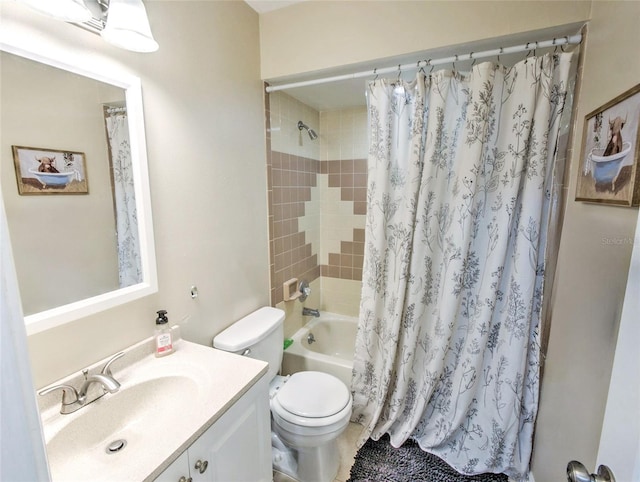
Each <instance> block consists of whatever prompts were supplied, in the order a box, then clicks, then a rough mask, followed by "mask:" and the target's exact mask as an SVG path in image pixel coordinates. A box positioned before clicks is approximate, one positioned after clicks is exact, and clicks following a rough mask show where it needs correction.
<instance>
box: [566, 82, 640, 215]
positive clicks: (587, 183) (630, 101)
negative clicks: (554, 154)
mask: <svg viewBox="0 0 640 482" xmlns="http://www.w3.org/2000/svg"><path fill="white" fill-rule="evenodd" d="M639 141H640V84H638V85H636V86H635V87H633V88H631V89H629V90H627V91H626V92H624V93H622V94H620V95H619V96H617V97H616V98H615V99H612V100H611V101H609V102H607V103H606V104H604V105H603V106H602V107H599V108H598V109H596V110H594V111H593V112H591V113H589V114H587V115H586V116H585V121H584V129H583V134H582V149H581V153H580V166H579V169H578V184H577V188H576V201H586V202H593V203H604V204H613V205H618V206H628V207H632V206H640V182H639V179H638V178H639V177H640V168H639V167H638V159H639V157H640V142H639Z"/></svg>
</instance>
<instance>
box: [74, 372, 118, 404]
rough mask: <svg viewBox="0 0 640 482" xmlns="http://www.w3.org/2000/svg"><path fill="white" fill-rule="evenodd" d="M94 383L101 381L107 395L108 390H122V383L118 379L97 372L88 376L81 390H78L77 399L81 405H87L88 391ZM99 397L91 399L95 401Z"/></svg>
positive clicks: (111, 391) (113, 391)
mask: <svg viewBox="0 0 640 482" xmlns="http://www.w3.org/2000/svg"><path fill="white" fill-rule="evenodd" d="M92 383H100V384H101V385H102V389H103V393H102V395H105V394H106V393H107V392H109V393H116V392H117V391H118V390H120V383H118V380H116V379H115V378H113V377H111V376H109V375H103V374H101V373H96V374H95V375H91V376H90V377H87V379H86V380H85V381H84V383H83V384H82V386H81V387H80V390H78V397H77V401H78V403H79V404H80V405H86V403H87V391H88V390H89V387H90V386H91V384H92ZM102 395H100V396H102ZM97 398H100V397H97ZM97 398H94V399H93V400H91V402H93V401H94V400H97ZM91 402H89V403H91Z"/></svg>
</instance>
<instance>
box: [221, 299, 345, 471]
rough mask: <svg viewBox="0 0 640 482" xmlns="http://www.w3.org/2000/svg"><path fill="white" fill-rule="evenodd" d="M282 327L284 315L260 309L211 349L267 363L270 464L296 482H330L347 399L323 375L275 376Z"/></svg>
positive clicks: (333, 380) (334, 382) (342, 389)
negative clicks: (271, 442) (268, 378)
mask: <svg viewBox="0 0 640 482" xmlns="http://www.w3.org/2000/svg"><path fill="white" fill-rule="evenodd" d="M283 321H284V311H282V310H280V309H277V308H272V307H269V306H267V307H264V308H260V309H259V310H257V311H255V312H253V313H251V314H249V315H247V316H245V317H244V318H242V319H241V320H239V321H237V322H236V323H234V324H233V325H231V326H230V327H229V328H227V329H226V330H224V331H222V332H221V333H220V334H218V335H217V336H216V337H215V338H214V339H213V346H214V347H215V348H218V349H220V350H225V351H230V352H233V353H238V354H242V355H245V356H249V357H251V358H256V359H258V360H264V361H266V362H269V372H268V374H267V376H268V377H270V378H271V382H270V388H269V395H270V399H271V416H272V417H271V422H272V423H271V430H272V441H273V444H274V454H276V453H277V454H279V455H277V456H275V457H276V458H277V460H276V462H277V461H278V460H280V461H282V460H281V459H284V462H285V463H284V464H283V466H284V467H285V469H284V470H283V469H282V468H280V467H276V468H279V469H280V470H283V471H284V472H285V473H287V474H288V475H290V476H292V477H294V478H296V479H298V480H300V481H302V482H312V481H313V482H325V481H327V482H330V481H333V480H334V478H335V476H336V474H337V473H338V467H339V464H340V456H339V453H338V447H337V444H336V439H337V438H338V436H339V435H340V434H341V433H342V432H343V431H344V429H345V428H346V427H347V425H348V424H349V419H350V417H351V393H350V392H349V389H348V388H347V387H346V386H345V384H344V383H342V381H340V380H339V379H337V378H336V377H334V376H332V375H329V374H327V373H322V372H314V371H306V372H299V373H294V374H293V375H291V376H287V377H282V376H278V371H279V370H280V364H281V363H282V355H283V339H284V328H283ZM280 441H282V442H284V447H282V445H281V443H280ZM278 446H280V448H282V449H283V451H282V452H281V451H280V450H278ZM284 452H286V453H284ZM287 459H289V461H288V462H287ZM274 465H277V464H274Z"/></svg>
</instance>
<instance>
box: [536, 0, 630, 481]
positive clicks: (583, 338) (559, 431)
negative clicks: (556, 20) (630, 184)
mask: <svg viewBox="0 0 640 482" xmlns="http://www.w3.org/2000/svg"><path fill="white" fill-rule="evenodd" d="M638 18H640V3H639V2H597V1H596V2H593V7H592V12H591V21H590V22H589V27H588V34H587V39H586V43H585V45H584V49H585V51H584V65H583V72H582V86H581V92H580V94H579V97H578V100H577V105H578V112H577V122H576V123H575V126H574V129H575V133H576V135H575V136H574V142H573V146H572V147H573V152H572V154H571V155H570V158H571V170H570V172H569V174H568V178H567V181H568V185H567V208H566V212H565V219H564V226H563V230H562V239H561V244H560V252H559V255H558V266H557V271H556V279H555V285H554V286H555V288H554V290H555V293H554V294H553V296H552V301H551V309H552V318H551V333H550V338H549V349H548V352H547V360H546V369H545V373H544V379H543V384H542V393H541V399H540V410H539V414H538V424H537V429H536V440H535V448H534V458H533V473H534V475H535V477H536V480H540V481H545V480H552V479H554V478H555V479H557V478H559V476H558V474H561V473H563V471H564V468H565V467H566V464H567V462H568V461H569V460H572V459H576V460H580V461H582V462H583V463H584V464H585V465H586V466H587V467H588V468H589V469H590V470H591V471H595V469H596V454H597V451H598V443H599V440H600V430H601V427H602V420H603V416H604V409H605V404H606V400H607V391H608V388H609V379H610V375H611V367H612V364H613V355H614V352H615V349H616V340H617V333H618V328H619V322H620V315H621V311H622V305H623V300H624V295H625V286H626V282H627V274H628V269H629V262H630V258H631V250H632V248H633V245H634V244H636V243H637V242H638V240H637V239H634V236H635V227H636V221H637V217H638V209H637V208H622V207H612V206H603V205H598V204H588V203H582V202H575V201H574V199H575V193H576V181H577V176H578V169H579V166H580V165H581V164H582V160H581V158H580V155H581V153H580V146H581V143H582V130H583V121H584V117H585V115H587V114H588V113H589V112H592V111H593V110H595V109H597V108H598V107H600V106H602V105H603V104H605V103H606V102H608V101H609V100H611V99H613V98H614V97H616V96H617V95H619V94H621V93H623V92H624V91H626V90H628V89H630V88H631V87H633V86H634V85H637V84H638V82H639V79H640V63H639V62H638V61H637V60H635V59H637V58H638V55H637V45H638V44H639V42H640V31H639V30H638V28H637V19H638ZM630 59H634V60H630ZM622 66H624V67H622ZM621 67H622V68H621ZM637 342H638V343H640V340H637ZM637 371H638V367H628V373H629V377H634V378H636V377H637ZM620 430H625V427H620ZM599 463H607V461H606V460H602V461H600V462H599ZM611 468H612V469H613V470H614V472H615V468H616V467H615V466H612V467H611Z"/></svg>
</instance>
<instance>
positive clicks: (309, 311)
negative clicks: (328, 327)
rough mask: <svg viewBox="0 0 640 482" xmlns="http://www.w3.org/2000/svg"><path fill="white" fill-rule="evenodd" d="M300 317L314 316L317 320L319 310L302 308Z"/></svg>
mask: <svg viewBox="0 0 640 482" xmlns="http://www.w3.org/2000/svg"><path fill="white" fill-rule="evenodd" d="M302 316H315V317H316V318H318V317H319V316H320V310H314V309H311V308H307V307H306V306H305V307H304V308H302Z"/></svg>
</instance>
